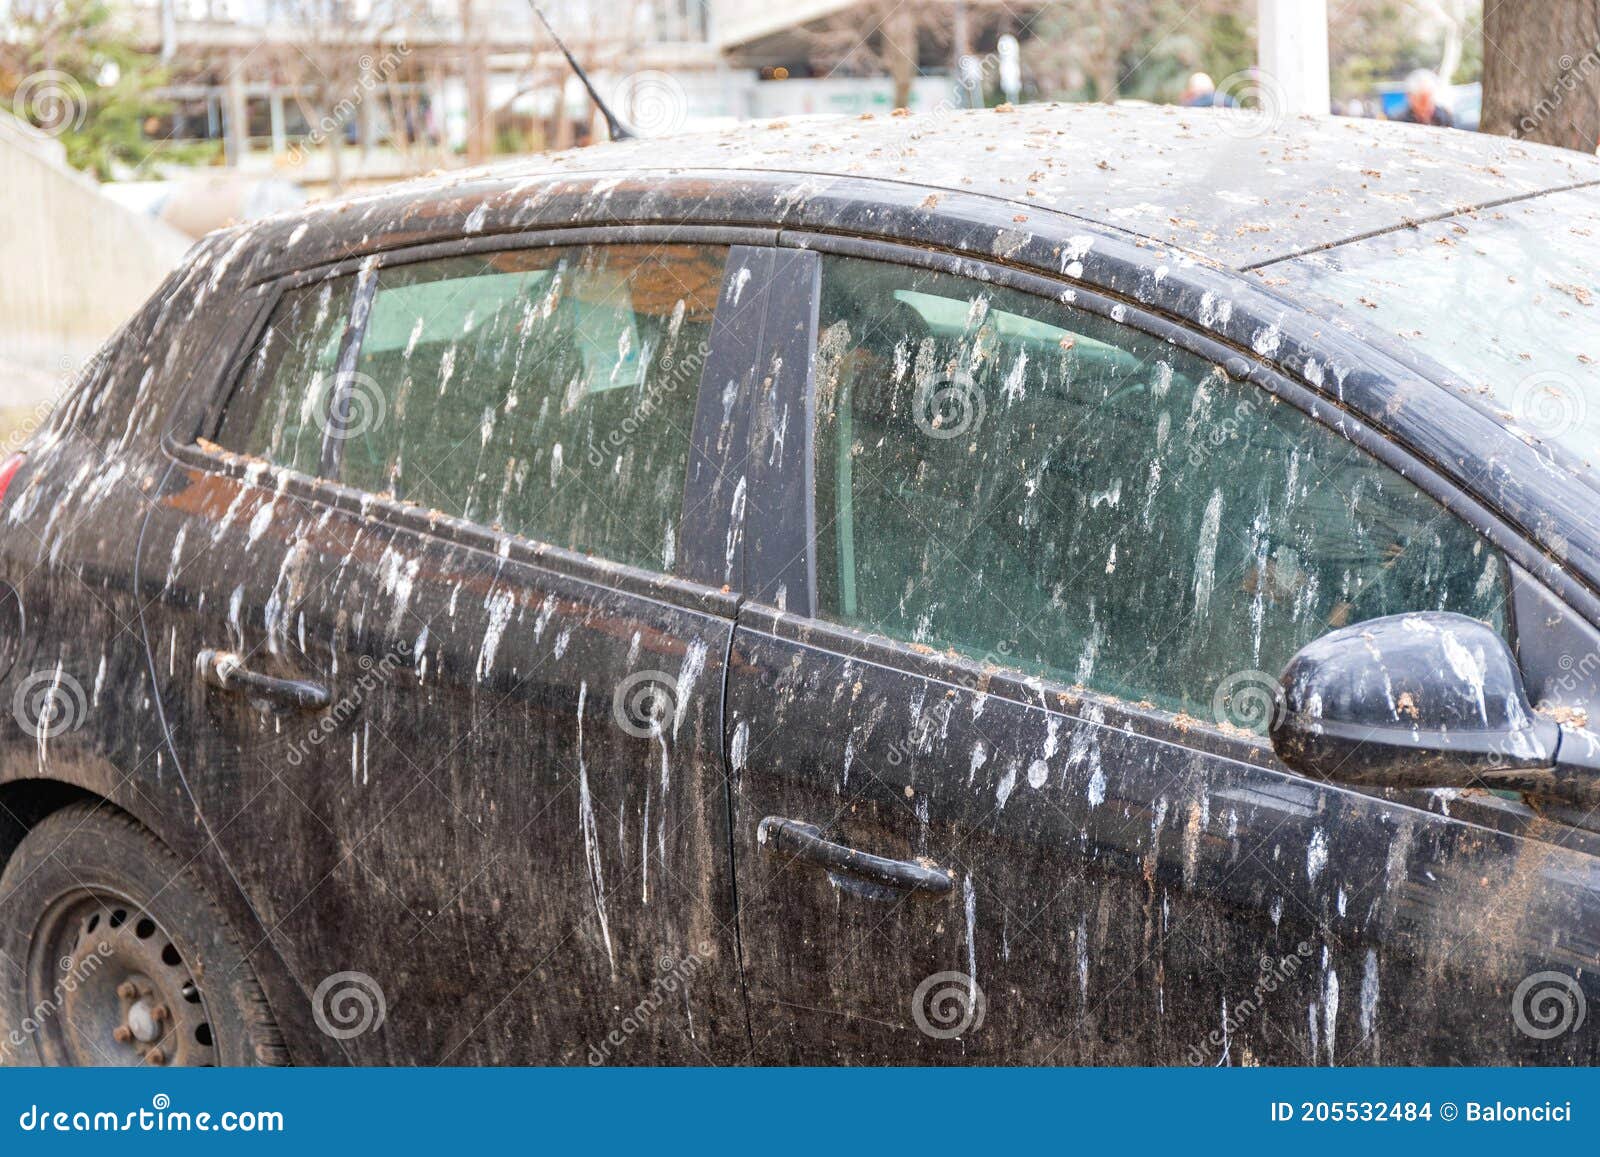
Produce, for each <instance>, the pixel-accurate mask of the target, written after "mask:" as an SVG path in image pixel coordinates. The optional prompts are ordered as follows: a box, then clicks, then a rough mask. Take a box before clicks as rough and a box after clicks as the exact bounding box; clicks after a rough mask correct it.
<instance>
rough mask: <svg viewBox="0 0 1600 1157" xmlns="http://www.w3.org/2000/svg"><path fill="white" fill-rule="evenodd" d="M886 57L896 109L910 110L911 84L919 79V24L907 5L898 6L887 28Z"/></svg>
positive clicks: (885, 32)
mask: <svg viewBox="0 0 1600 1157" xmlns="http://www.w3.org/2000/svg"><path fill="white" fill-rule="evenodd" d="M884 35H885V38H886V39H887V41H888V43H887V45H886V46H885V52H884V56H885V57H886V63H887V64H888V65H889V77H890V79H892V80H893V81H894V107H895V108H910V107H911V83H912V81H914V80H915V79H916V77H917V21H916V17H915V15H914V14H913V13H912V11H911V8H910V6H909V5H907V4H900V5H898V6H897V7H896V8H895V10H894V11H893V12H892V13H890V15H889V19H888V21H887V22H886V23H885V25H884Z"/></svg>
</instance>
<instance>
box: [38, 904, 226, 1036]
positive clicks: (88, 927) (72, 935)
mask: <svg viewBox="0 0 1600 1157" xmlns="http://www.w3.org/2000/svg"><path fill="white" fill-rule="evenodd" d="M27 997H28V1003H29V1021H31V1024H30V1023H26V1022H25V1023H24V1024H23V1025H22V1026H20V1028H21V1029H22V1031H24V1032H25V1033H27V1034H30V1035H32V1036H33V1038H34V1039H35V1041H36V1042H37V1045H38V1050H39V1055H40V1060H42V1061H43V1062H44V1063H45V1064H47V1065H112V1066H139V1065H143V1066H168V1065H214V1064H216V1063H217V1048H216V1040H215V1038H214V1036H213V1024H214V1022H213V1021H212V1018H211V1015H210V1012H209V1010H208V1008H207V1006H206V1000H205V994H204V992H203V991H202V989H201V987H200V984H199V982H198V981H197V980H196V979H195V977H194V972H193V970H192V968H191V967H190V964H189V962H188V961H187V960H185V959H184V957H183V954H182V952H181V951H180V950H179V949H178V948H177V946H176V945H175V944H174V942H173V940H172V938H171V936H170V935H168V933H167V930H166V929H165V928H163V927H162V926H161V923H160V922H159V921H158V920H157V919H156V918H155V917H154V916H153V915H151V914H150V912H149V911H148V910H147V909H146V908H145V907H144V906H142V905H140V904H137V903H135V902H133V901H132V900H129V899H128V898H127V897H126V896H121V895H118V894H117V893H115V892H113V891H111V890H109V889H104V888H84V889H80V890H74V891H73V892H70V893H68V894H67V895H65V896H62V897H61V898H60V899H58V900H57V901H56V902H55V903H53V904H52V905H51V906H50V908H49V910H47V911H46V913H45V915H44V917H43V919H41V920H40V922H39V925H38V927H37V928H36V930H35V933H34V936H33V947H32V951H31V953H30V956H29V961H28V967H27Z"/></svg>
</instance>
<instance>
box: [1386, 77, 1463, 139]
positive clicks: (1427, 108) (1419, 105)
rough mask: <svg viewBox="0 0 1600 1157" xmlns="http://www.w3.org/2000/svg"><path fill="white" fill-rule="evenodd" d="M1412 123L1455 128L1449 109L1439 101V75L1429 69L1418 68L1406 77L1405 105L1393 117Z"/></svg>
mask: <svg viewBox="0 0 1600 1157" xmlns="http://www.w3.org/2000/svg"><path fill="white" fill-rule="evenodd" d="M1395 120H1398V121H1405V122H1406V123H1408V124H1413V125H1434V126H1435V127H1437V128H1442V129H1452V128H1455V125H1456V122H1455V118H1454V117H1452V116H1451V115H1450V110H1449V109H1447V108H1445V107H1444V106H1443V105H1442V104H1440V103H1439V77H1438V74H1436V73H1434V72H1433V71H1431V70H1430V69H1426V68H1419V69H1417V71H1415V72H1413V73H1412V74H1411V75H1410V76H1408V77H1406V107H1405V108H1404V109H1403V110H1402V111H1401V113H1400V115H1399V116H1397V117H1396V118H1395Z"/></svg>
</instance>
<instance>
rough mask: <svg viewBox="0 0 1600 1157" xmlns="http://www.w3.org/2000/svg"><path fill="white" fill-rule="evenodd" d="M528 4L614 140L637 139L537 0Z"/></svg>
mask: <svg viewBox="0 0 1600 1157" xmlns="http://www.w3.org/2000/svg"><path fill="white" fill-rule="evenodd" d="M528 6H529V7H530V8H532V9H533V14H534V15H535V16H537V17H538V18H539V23H540V24H543V25H544V30H545V31H546V32H548V33H549V34H550V39H551V40H554V41H555V42H556V47H557V48H559V49H561V55H562V56H565V57H566V58H567V63H568V64H570V65H571V66H572V71H573V72H575V73H577V74H578V79H579V80H581V81H582V82H583V87H584V88H585V89H587V90H588V93H589V99H590V100H592V101H594V107H595V108H597V109H599V110H600V115H601V116H603V117H605V118H606V131H607V132H609V133H610V134H611V139H612V140H614V141H631V140H633V139H635V135H636V134H635V133H634V132H633V130H631V129H630V128H628V126H627V125H625V124H623V123H622V122H621V121H619V120H618V119H617V117H616V114H615V113H613V112H612V111H611V110H610V109H609V108H607V107H606V102H605V101H603V100H601V99H600V94H599V93H598V92H596V91H595V89H594V83H593V82H592V81H591V80H590V79H589V74H588V73H586V72H584V71H583V65H581V64H579V63H578V61H577V59H576V58H574V57H573V55H572V53H571V52H569V51H568V50H567V46H566V45H565V44H563V43H562V41H561V37H559V36H557V35H556V30H555V29H554V28H552V27H550V21H549V20H547V19H545V15H544V13H543V12H541V11H540V10H539V5H538V4H537V3H535V0H528Z"/></svg>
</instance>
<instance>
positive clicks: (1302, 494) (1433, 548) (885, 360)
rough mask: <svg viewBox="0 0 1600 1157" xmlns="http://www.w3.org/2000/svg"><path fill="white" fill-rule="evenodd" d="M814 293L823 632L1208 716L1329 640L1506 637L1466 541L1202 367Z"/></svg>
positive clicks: (1048, 328)
mask: <svg viewBox="0 0 1600 1157" xmlns="http://www.w3.org/2000/svg"><path fill="white" fill-rule="evenodd" d="M822 283H823V293H822V303H821V316H820V331H819V332H820V338H819V350H818V368H817V375H818V387H817V390H818V399H817V401H818V404H817V423H818V429H817V437H816V479H817V483H816V517H817V526H818V545H819V549H818V564H817V581H818V600H819V609H820V612H821V613H822V614H823V615H824V616H826V617H829V618H832V619H834V620H836V621H838V622H841V623H844V624H847V625H850V626H855V627H859V628H862V629H865V630H869V631H874V632H880V633H883V634H886V635H888V636H890V637H893V638H898V639H901V640H904V641H907V642H909V643H912V644H916V645H920V646H923V647H926V648H930V649H937V650H950V651H953V652H956V653H959V654H963V655H967V656H970V657H973V658H978V659H980V660H984V661H987V662H990V663H993V664H994V665H996V666H1001V667H1016V668H1021V669H1022V670H1024V671H1027V672H1030V673H1035V674H1041V675H1047V676H1050V677H1052V678H1053V679H1057V680H1059V681H1063V682H1067V683H1077V684H1082V685H1084V686H1086V687H1089V688H1092V689H1095V690H1099V691H1103V692H1106V693H1109V694H1112V695H1115V696H1118V697H1121V698H1124V699H1127V700H1130V701H1133V702H1143V703H1146V704H1150V705H1154V706H1157V707H1160V708H1163V709H1165V710H1169V711H1174V712H1187V713H1192V714H1195V715H1198V716H1204V717H1210V716H1213V715H1214V713H1215V710H1216V703H1217V694H1218V689H1219V687H1221V686H1222V685H1223V684H1224V682H1225V681H1226V680H1227V679H1228V677H1229V676H1230V675H1232V674H1235V673H1242V672H1247V671H1265V672H1269V673H1271V674H1272V675H1273V676H1276V673H1277V672H1278V671H1279V670H1280V669H1281V668H1282V666H1283V665H1284V664H1285V663H1286V662H1287V661H1288V659H1289V658H1290V657H1292V656H1293V654H1294V653H1295V651H1297V650H1298V649H1299V648H1300V647H1301V646H1303V645H1305V644H1306V643H1308V642H1310V641H1311V640H1312V639H1314V638H1316V637H1318V636H1319V635H1321V634H1323V633H1325V632H1327V631H1329V630H1332V629H1333V628H1335V627H1340V626H1344V625H1346V624H1349V623H1356V622H1359V621H1361V620H1363V619H1369V618H1374V617H1377V616H1379V615H1386V614H1392V613H1397V612H1403V611H1414V610H1425V609H1426V610H1447V611H1457V612H1460V613H1463V614H1467V615H1471V616H1474V617H1476V618H1479V619H1483V620H1486V621H1488V622H1490V623H1492V624H1494V625H1495V626H1497V627H1499V626H1501V625H1502V623H1503V613H1502V602H1503V591H1502V578H1503V570H1502V568H1501V564H1500V562H1499V560H1498V558H1497V557H1496V555H1495V553H1494V552H1493V551H1492V550H1491V549H1490V547H1489V546H1488V544H1487V543H1486V542H1485V541H1484V540H1483V539H1482V538H1481V537H1480V536H1479V535H1478V534H1477V533H1476V532H1474V531H1473V530H1472V529H1471V528H1469V527H1468V526H1467V525H1465V524H1464V523H1462V522H1461V521H1459V520H1458V519H1456V518H1455V517H1454V516H1453V515H1451V514H1450V513H1449V512H1448V511H1446V510H1444V509H1443V508H1442V507H1441V506H1440V505H1438V504H1437V503H1436V502H1434V501H1433V500H1432V499H1430V498H1429V497H1427V496H1426V495H1425V494H1423V493H1422V491H1420V490H1418V489H1417V488H1416V487H1415V486H1413V485H1412V484H1411V483H1409V482H1407V481H1406V480H1405V479H1403V478H1401V477H1400V476H1399V475H1398V474H1396V473H1394V472H1393V471H1391V470H1390V469H1388V468H1387V467H1385V466H1384V465H1382V464H1381V463H1379V462H1377V461H1376V460H1374V459H1372V458H1370V457H1369V456H1367V455H1366V454H1365V453H1363V452H1362V451H1361V450H1359V449H1358V448H1357V447H1355V446H1354V445H1353V444H1351V443H1350V442H1347V441H1345V440H1344V439H1343V438H1340V437H1339V436H1338V435H1336V434H1335V433H1333V432H1332V431H1330V430H1328V429H1326V428H1325V427H1323V426H1321V425H1318V424H1317V423H1315V422H1314V421H1312V420H1311V419H1310V418H1309V417H1307V416H1306V415H1305V414H1303V413H1302V412H1301V411H1299V410H1297V409H1294V408H1293V407H1291V406H1290V405H1288V404H1287V403H1279V402H1277V401H1275V400H1274V399H1273V398H1272V396H1271V395H1269V394H1268V393H1266V392H1265V391H1264V390H1261V389H1259V388H1258V387H1255V386H1251V385H1248V384H1245V383H1240V382H1237V381H1234V380H1231V379H1230V378H1228V377H1227V376H1226V374H1225V373H1223V372H1222V370H1221V369H1220V367H1218V366H1215V365H1213V364H1212V363H1210V362H1209V361H1206V360H1204V359H1201V358H1199V357H1196V356H1193V355H1191V354H1188V353H1186V352H1184V351H1182V350H1179V349H1177V348H1174V347H1173V346H1171V345H1169V344H1167V343H1165V342H1162V341H1160V340H1157V339H1155V338H1152V337H1149V336H1147V335H1144V334H1141V333H1139V332H1136V331H1134V330H1131V329H1129V328H1127V327H1125V326H1122V325H1118V324H1115V323H1113V322H1111V321H1108V320H1106V319H1104V318H1101V317H1098V316H1095V315H1091V314H1089V313H1087V312H1084V311H1081V310H1077V309H1074V308H1071V307H1067V306H1063V305H1061V304H1059V303H1056V302H1052V301H1049V300H1046V299H1043V298H1039V297H1035V296H1032V295H1028V294H1024V293H1021V292H1018V291H1014V290H1010V289H1006V288H1001V287H997V286H994V285H988V284H984V283H980V282H976V281H972V280H968V279H965V278H960V277H956V276H952V275H949V274H944V273H936V272H927V271H918V270H914V269H910V268H906V267H902V266H896V265H889V264H883V263H878V262H872V261H866V260H861V259H855V258H836V257H827V258H824V263H823V277H822ZM1252 722H1253V721H1252Z"/></svg>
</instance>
